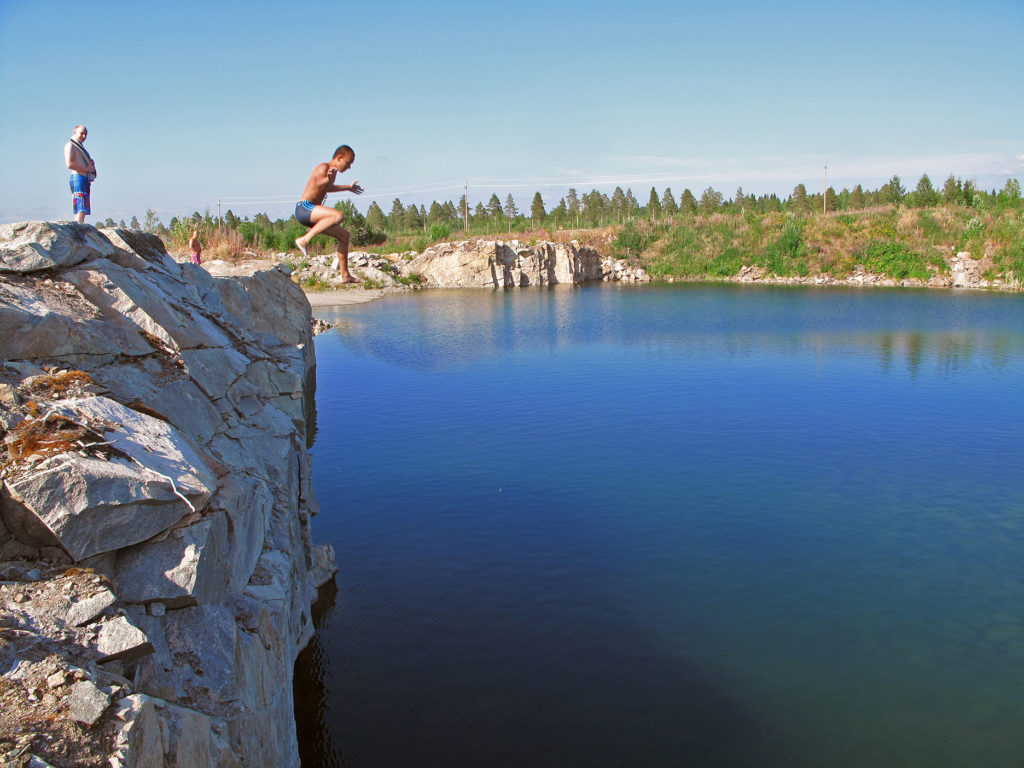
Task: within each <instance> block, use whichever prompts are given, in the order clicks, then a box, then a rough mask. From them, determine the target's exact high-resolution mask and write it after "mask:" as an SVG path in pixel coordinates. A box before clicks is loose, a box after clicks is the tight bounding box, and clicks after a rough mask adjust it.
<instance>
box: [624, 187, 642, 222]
mask: <svg viewBox="0 0 1024 768" xmlns="http://www.w3.org/2000/svg"><path fill="white" fill-rule="evenodd" d="M638 210H640V203H638V202H637V201H636V198H635V197H633V190H632V189H631V188H629V187H626V215H627V216H632V215H633V214H634V213H636V212H637V211H638Z"/></svg>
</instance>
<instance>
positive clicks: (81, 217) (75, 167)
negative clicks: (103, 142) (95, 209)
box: [64, 125, 96, 222]
mask: <svg viewBox="0 0 1024 768" xmlns="http://www.w3.org/2000/svg"><path fill="white" fill-rule="evenodd" d="M88 135H89V131H87V130H86V129H85V126H84V125H76V126H75V130H74V131H73V132H72V134H71V140H70V141H69V142H68V143H67V144H65V145H64V164H65V165H67V167H68V169H69V170H70V171H71V180H70V183H71V199H72V205H73V206H74V211H75V221H78V222H85V216H86V214H89V213H92V211H91V210H90V208H89V189H90V187H91V186H92V182H93V181H94V180H95V179H96V163H94V162H93V160H92V156H90V155H89V153H88V152H86V151H85V147H84V146H82V142H84V141H85V137H86V136H88Z"/></svg>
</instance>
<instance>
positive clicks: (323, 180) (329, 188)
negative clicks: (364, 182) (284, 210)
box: [295, 144, 363, 283]
mask: <svg viewBox="0 0 1024 768" xmlns="http://www.w3.org/2000/svg"><path fill="white" fill-rule="evenodd" d="M355 159H356V153H355V152H354V151H353V150H352V147H350V146H349V145H348V144H342V145H341V146H340V147H338V148H337V149H336V150H334V157H332V158H331V161H330V162H329V163H320V164H319V165H318V166H317V167H316V168H314V169H313V173H311V174H310V176H309V181H307V182H306V188H305V189H304V190H302V199H301V200H299V202H298V203H297V204H296V205H295V218H296V219H298V220H299V223H300V224H302V225H303V226H305V227H309V232H307V233H306V234H305V235H303V236H302V237H299V238H296V240H295V247H296V248H298V249H299V251H301V253H302V255H303V256H307V255H308V253H307V251H306V249H307V248H308V247H309V242H310V240H312V239H313V238H314V237H316V236H317V235H320V234H324V235H330V236H331V237H333V238H334V239H335V240H337V241H338V248H337V252H338V271H339V272H340V273H341V282H343V283H358V282H360V281H359V280H358V279H357V278H356V277H354V276H353V275H352V273H350V272H349V271H348V245H349V233H348V230H347V229H345V228H344V227H343V226H341V222H342V221H343V220H344V219H345V216H344V214H343V213H342V212H341V211H339V210H337V209H336V208H328V207H327V206H326V205H324V204H323V202H324V198H325V197H327V193H328V192H352V193H353V194H356V195H361V194H362V193H363V188H362V187H360V186H359V182H358V181H356V182H353V183H352V184H335V183H334V178H335V177H336V176H337V175H338V174H339V173H344V172H345V171H347V170H348V169H349V168H351V167H352V163H353V162H354V161H355Z"/></svg>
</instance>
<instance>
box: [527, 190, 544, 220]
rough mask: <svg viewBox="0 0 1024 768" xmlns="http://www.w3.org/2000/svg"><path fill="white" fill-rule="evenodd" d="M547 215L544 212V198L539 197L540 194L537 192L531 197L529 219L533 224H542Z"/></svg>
mask: <svg viewBox="0 0 1024 768" xmlns="http://www.w3.org/2000/svg"><path fill="white" fill-rule="evenodd" d="M545 216H547V213H545V211H544V198H542V197H541V196H540V192H537V193H535V194H534V196H533V203H532V204H531V205H530V218H531V219H533V220H534V222H538V221H539V222H543V221H544V217H545Z"/></svg>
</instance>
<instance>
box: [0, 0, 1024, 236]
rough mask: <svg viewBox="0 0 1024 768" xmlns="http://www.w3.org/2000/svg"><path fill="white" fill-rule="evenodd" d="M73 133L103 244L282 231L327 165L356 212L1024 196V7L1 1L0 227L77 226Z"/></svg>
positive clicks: (891, 2) (981, 1)
mask: <svg viewBox="0 0 1024 768" xmlns="http://www.w3.org/2000/svg"><path fill="white" fill-rule="evenodd" d="M76 123H84V124H85V125H86V126H87V127H88V129H89V138H88V140H87V142H86V147H87V148H88V149H89V150H90V151H91V153H92V154H93V156H94V157H95V159H96V162H97V167H98V170H99V179H98V180H97V182H96V184H95V185H94V188H93V212H94V215H93V216H92V217H90V218H89V219H88V221H90V222H94V223H95V222H97V221H102V220H103V219H104V218H106V217H107V216H111V217H113V218H114V219H121V218H124V219H126V220H127V219H130V217H131V216H132V215H137V216H138V217H139V218H140V220H141V219H142V218H143V215H144V213H145V211H146V209H147V208H153V209H155V210H156V211H157V213H158V215H159V216H160V218H161V220H162V221H163V222H165V223H166V222H168V221H169V220H170V218H171V217H172V216H175V215H183V214H188V213H191V212H192V211H194V210H200V211H202V210H205V209H206V208H210V209H211V210H212V211H213V212H216V208H217V201H218V199H221V200H223V201H225V208H227V207H230V208H232V210H234V212H235V213H236V214H238V215H240V216H241V215H245V214H248V215H252V214H254V213H256V212H259V211H261V210H262V211H265V212H267V213H269V214H270V215H271V216H272V217H274V218H276V217H278V216H287V215H290V213H291V211H292V209H293V207H294V201H295V200H297V199H298V197H299V195H300V193H301V191H302V188H303V185H304V183H305V181H306V178H307V176H308V174H309V172H310V170H311V169H312V167H313V166H314V165H315V164H316V163H318V162H322V161H326V160H327V159H328V158H329V157H330V154H331V152H332V151H333V150H334V148H335V147H336V146H337V145H338V144H341V143H348V144H350V145H352V146H353V147H354V148H355V150H356V163H355V166H354V167H353V169H352V170H351V171H350V172H349V174H348V175H347V177H345V178H348V179H350V180H359V181H360V183H361V184H362V185H363V186H364V187H365V189H366V194H365V195H364V196H363V198H361V199H359V200H358V201H357V203H358V206H359V208H360V210H363V211H365V210H366V207H367V205H368V204H369V202H370V201H371V200H372V199H376V200H377V201H378V203H379V204H380V205H381V207H382V208H384V210H385V211H389V210H390V206H391V201H392V200H393V199H394V198H395V197H400V198H401V199H402V201H403V203H406V204H408V203H409V202H418V203H428V204H429V202H430V201H431V200H434V199H437V200H452V201H458V199H459V197H460V195H461V194H462V185H463V183H464V182H465V181H468V182H469V185H470V203H471V204H475V203H476V202H477V201H480V200H483V201H484V202H486V201H487V199H488V198H489V197H490V195H491V194H492V193H497V194H498V196H499V197H500V198H501V199H502V200H504V198H505V196H506V195H507V194H508V193H509V192H511V193H512V194H513V195H514V196H515V197H516V200H517V202H518V203H519V207H520V208H524V207H525V208H528V207H529V203H530V200H531V199H532V198H533V193H534V192H536V191H540V192H541V193H542V195H543V197H544V201H545V203H546V205H547V207H548V208H551V207H552V206H554V205H555V204H557V202H558V199H559V198H560V197H562V196H564V195H565V193H566V191H567V189H568V188H569V187H570V186H573V187H575V188H576V189H577V190H578V191H579V192H580V193H581V194H582V193H584V192H587V191H589V190H590V189H592V188H594V187H597V188H599V189H602V190H603V191H606V192H611V191H612V190H613V189H614V187H615V186H616V185H617V184H618V185H621V186H623V188H625V187H631V188H632V190H633V193H634V195H635V196H636V197H637V199H638V200H640V202H641V203H646V201H647V198H648V196H649V194H650V188H651V187H652V186H654V187H656V188H657V189H658V191H659V193H661V192H662V191H663V190H664V188H665V187H666V186H667V187H671V188H672V191H673V192H674V194H675V195H676V197H677V198H678V196H679V194H680V193H681V192H682V191H683V189H684V188H689V189H691V190H692V191H693V192H694V193H695V194H697V195H698V196H699V194H700V192H701V191H702V190H703V189H705V188H706V187H708V186H713V187H714V188H715V189H717V190H719V191H721V192H723V193H724V194H725V196H726V197H727V198H728V197H732V196H733V195H734V193H735V191H736V188H737V187H738V186H742V187H743V189H744V191H745V192H747V193H751V192H753V193H757V194H763V193H767V192H775V193H778V194H779V195H780V196H783V197H784V196H786V195H788V194H790V193H791V192H792V190H793V187H794V185H796V184H797V183H800V182H802V183H804V184H806V185H807V187H808V189H809V190H811V191H818V190H820V189H821V186H822V182H823V174H824V169H823V166H824V163H825V161H826V160H827V161H828V164H829V182H830V184H831V185H832V186H834V187H835V188H836V189H837V190H838V189H841V188H842V187H843V186H849V187H852V186H853V185H854V184H857V183H861V184H864V185H865V186H866V187H871V188H874V187H877V186H879V185H880V184H882V183H884V182H885V181H886V180H887V179H888V178H889V177H891V176H892V175H893V174H899V175H900V177H901V179H902V180H903V183H904V186H906V187H908V188H912V187H913V186H914V185H915V184H916V182H917V179H918V178H919V177H920V175H921V174H922V173H928V174H929V176H930V177H931V178H932V181H933V183H935V184H936V185H941V183H942V181H943V180H944V179H945V178H946V176H948V175H949V174H951V173H952V174H955V175H957V176H959V177H961V178H965V179H966V178H972V179H975V180H977V182H978V183H979V184H980V185H981V186H982V187H983V188H993V187H999V188H1001V187H1002V186H1003V184H1005V182H1006V179H1007V178H1008V177H1010V176H1014V177H1017V178H1020V179H1022V180H1024V0H962V1H960V2H949V1H944V0H931V1H930V2H918V1H917V0H910V1H909V2H900V1H899V0H886V2H875V1H874V0H867V1H865V2H856V3H842V4H835V3H828V2H821V1H820V0H818V1H817V2H813V3H811V2H790V3H769V2H757V3H754V2H748V0H734V2H730V3H722V4H714V3H710V2H701V3H691V2H688V1H687V0H676V1H675V2H670V1H667V0H666V1H662V0H632V2H628V3H622V2H617V3H610V2H604V0H592V1H591V2H589V3H586V4H582V5H581V4H579V3H576V2H560V1H559V0H554V1H553V2H552V1H549V2H535V1H534V0H520V2H518V3H493V2H492V3H481V2H472V3H470V2H454V1H446V0H437V1H436V2H430V3H424V2H420V1H417V2H405V1H404V0H403V1H401V2H388V1H387V0H381V1H379V2H367V3H363V4H356V3H337V2H318V1H317V0H312V1H311V2H305V3H295V4H293V3H282V2H269V1H265V0H249V2H244V3H241V2H237V3H236V2H231V1H230V0H225V1H224V2H220V3H205V2H204V3H199V2H191V1H189V0H185V1H184V2H170V3H155V4H151V3H139V2H130V3H129V2H103V1H102V0H100V2H91V3H81V2H78V3H68V2H63V1H62V0H54V1H52V2H40V3H37V2H29V1H28V0H24V1H22V0H0V222H6V221H18V220H23V219H67V218H70V217H71V199H70V193H69V192H68V186H67V171H66V169H65V168H64V166H63V154H62V148H63V145H64V143H65V142H66V141H67V139H68V137H69V135H70V133H71V130H72V128H73V127H74V126H75V124H76ZM251 198H261V199H262V200H263V202H256V203H255V204H253V202H252V201H251ZM336 199H338V197H337V196H333V197H331V198H329V201H328V202H329V204H330V202H331V201H333V200H336ZM229 201H230V202H229ZM246 201H248V202H246Z"/></svg>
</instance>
